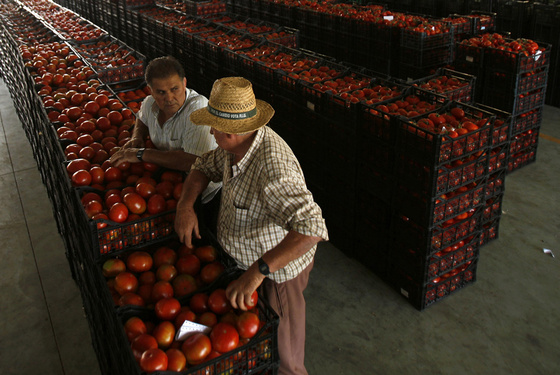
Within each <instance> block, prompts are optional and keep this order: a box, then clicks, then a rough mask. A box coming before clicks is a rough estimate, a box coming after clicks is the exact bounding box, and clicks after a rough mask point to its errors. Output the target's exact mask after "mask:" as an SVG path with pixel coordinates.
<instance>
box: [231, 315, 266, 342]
mask: <svg viewBox="0 0 560 375" xmlns="http://www.w3.org/2000/svg"><path fill="white" fill-rule="evenodd" d="M259 327H260V319H259V316H258V315H257V314H255V313H253V312H250V311H244V312H243V313H241V315H239V317H238V318H237V324H236V328H237V331H238V332H239V337H241V338H244V339H250V338H251V337H253V336H255V335H256V334H257V332H258V331H259Z"/></svg>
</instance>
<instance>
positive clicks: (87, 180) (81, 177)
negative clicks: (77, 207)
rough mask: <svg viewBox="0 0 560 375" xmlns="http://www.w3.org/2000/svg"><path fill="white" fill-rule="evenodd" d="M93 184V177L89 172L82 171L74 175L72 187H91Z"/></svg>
mask: <svg viewBox="0 0 560 375" xmlns="http://www.w3.org/2000/svg"><path fill="white" fill-rule="evenodd" d="M90 184H91V175H90V174H89V172H88V171H86V170H84V169H81V170H79V171H76V172H74V174H72V185H74V186H89V185H90Z"/></svg>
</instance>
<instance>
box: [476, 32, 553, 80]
mask: <svg viewBox="0 0 560 375" xmlns="http://www.w3.org/2000/svg"><path fill="white" fill-rule="evenodd" d="M504 40H505V41H506V42H511V40H509V39H504ZM538 45H539V49H538V50H537V51H536V53H535V54H534V55H529V56H527V55H525V54H524V53H523V52H515V51H506V50H501V49H497V48H486V49H485V52H484V60H485V64H486V66H487V67H488V68H493V69H497V70H502V71H505V72H508V73H510V74H521V73H528V72H532V71H536V70H537V69H540V68H544V67H548V66H549V65H550V56H551V55H550V52H551V45H550V44H546V43H538Z"/></svg>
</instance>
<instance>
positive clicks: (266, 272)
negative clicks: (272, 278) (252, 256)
mask: <svg viewBox="0 0 560 375" xmlns="http://www.w3.org/2000/svg"><path fill="white" fill-rule="evenodd" d="M257 264H258V265H259V271H260V273H262V274H263V275H265V276H268V275H269V274H270V270H269V269H268V264H266V263H265V261H264V260H263V258H259V259H258V260H257Z"/></svg>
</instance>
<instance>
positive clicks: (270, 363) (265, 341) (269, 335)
mask: <svg viewBox="0 0 560 375" xmlns="http://www.w3.org/2000/svg"><path fill="white" fill-rule="evenodd" d="M231 280H233V278H232V279H231ZM226 285H227V284H224V285H223V287H224V288H225V286H226ZM256 309H257V311H256V312H257V314H258V315H259V318H260V320H261V322H262V323H263V325H262V327H261V328H260V329H259V331H258V332H257V333H256V335H255V336H253V337H252V338H251V339H250V340H249V341H248V342H247V343H245V344H243V345H240V346H238V347H237V348H235V349H234V350H232V351H230V352H227V353H224V354H222V355H220V356H219V357H216V358H213V359H209V360H207V361H205V362H203V363H202V364H199V365H194V366H191V367H189V368H188V369H187V370H186V371H185V372H183V373H184V374H193V375H194V374H196V375H202V374H207V373H212V374H221V373H230V372H231V373H234V371H235V373H240V374H245V373H268V372H267V371H272V373H274V371H275V366H276V365H277V364H278V361H279V359H278V347H277V345H278V344H277V336H278V332H277V331H278V315H277V314H276V313H275V312H274V310H273V309H272V308H271V307H270V305H269V304H268V302H267V301H266V300H265V299H264V297H263V295H262V294H261V293H260V292H259V298H258V302H257V307H256ZM135 316H136V317H139V318H141V319H142V320H145V321H152V322H154V323H157V322H159V321H160V320H159V319H158V318H157V317H156V316H155V314H154V313H149V312H145V311H138V310H136V309H129V310H128V311H123V312H122V313H120V314H119V315H118V317H119V320H120V323H121V327H120V328H119V329H117V330H116V331H114V332H113V334H114V335H115V340H116V341H117V342H119V345H120V347H121V350H120V353H119V354H120V355H121V356H122V359H123V363H122V364H123V368H121V369H120V370H121V372H120V373H123V374H124V373H126V374H139V375H140V374H142V375H144V374H146V373H145V372H143V371H141V370H140V367H139V365H138V363H137V362H136V361H135V359H134V355H133V353H132V350H131V347H130V342H129V340H128V338H127V336H126V333H125V331H124V323H125V322H126V321H127V320H128V319H129V318H131V317H135ZM163 373H165V372H163Z"/></svg>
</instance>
